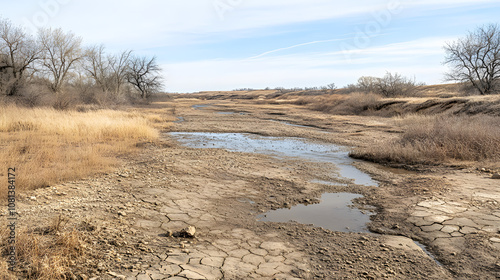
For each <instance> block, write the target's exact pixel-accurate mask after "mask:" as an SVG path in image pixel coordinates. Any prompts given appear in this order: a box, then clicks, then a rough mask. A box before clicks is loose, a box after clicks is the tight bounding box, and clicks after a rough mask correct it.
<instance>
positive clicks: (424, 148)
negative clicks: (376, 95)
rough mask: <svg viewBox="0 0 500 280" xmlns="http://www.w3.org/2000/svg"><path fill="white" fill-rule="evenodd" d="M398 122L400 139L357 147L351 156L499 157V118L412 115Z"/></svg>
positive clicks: (414, 160)
mask: <svg viewBox="0 0 500 280" xmlns="http://www.w3.org/2000/svg"><path fill="white" fill-rule="evenodd" d="M400 122H401V123H402V125H403V126H404V127H405V133H404V134H403V135H402V136H401V137H400V139H398V140H396V141H393V142H385V143H379V144H378V145H373V146H371V147H369V148H365V149H360V150H357V151H355V152H353V153H352V156H353V157H357V158H364V159H369V160H372V161H377V162H395V163H403V164H418V163H438V162H443V161H449V160H459V161H498V160H500V118H498V117H493V116H486V115H476V116H450V115H440V116H421V115H418V116H417V115H413V116H408V117H405V118H403V119H401V120H400Z"/></svg>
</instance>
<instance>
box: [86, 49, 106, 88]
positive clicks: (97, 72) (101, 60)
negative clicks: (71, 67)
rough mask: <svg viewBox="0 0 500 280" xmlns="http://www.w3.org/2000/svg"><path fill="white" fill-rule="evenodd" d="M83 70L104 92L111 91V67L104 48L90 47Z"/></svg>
mask: <svg viewBox="0 0 500 280" xmlns="http://www.w3.org/2000/svg"><path fill="white" fill-rule="evenodd" d="M82 68H83V69H84V70H85V71H86V72H87V74H88V75H89V76H90V77H91V78H92V79H93V80H94V82H95V83H96V84H97V86H99V87H100V88H101V89H102V91H104V92H108V91H109V90H110V85H109V76H110V73H109V72H110V67H109V64H108V61H107V59H106V57H105V54H104V46H103V45H100V46H93V47H89V48H88V49H86V51H85V56H84V59H83V63H82Z"/></svg>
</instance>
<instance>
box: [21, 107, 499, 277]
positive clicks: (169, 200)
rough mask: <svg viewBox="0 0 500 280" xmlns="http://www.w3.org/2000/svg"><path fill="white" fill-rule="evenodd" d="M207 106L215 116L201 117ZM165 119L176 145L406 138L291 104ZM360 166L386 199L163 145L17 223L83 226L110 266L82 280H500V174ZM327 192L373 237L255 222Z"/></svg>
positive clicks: (268, 165)
mask: <svg viewBox="0 0 500 280" xmlns="http://www.w3.org/2000/svg"><path fill="white" fill-rule="evenodd" d="M203 103H210V104H211V105H210V106H208V107H204V108H199V109H195V108H193V107H192V105H195V104H203ZM161 106H165V111H166V112H167V111H172V110H173V108H174V107H175V114H176V116H178V117H182V118H183V119H184V121H183V122H179V123H176V124H175V125H174V126H173V128H172V129H171V130H172V131H179V132H245V133H255V134H259V135H266V136H290V137H303V138H308V139H310V140H311V141H322V142H328V143H337V144H342V145H347V146H351V147H354V146H364V145H377V142H378V141H380V140H383V139H388V138H393V137H396V136H397V135H398V134H399V133H400V132H401V131H400V128H399V127H398V126H397V125H396V124H395V123H393V120H392V119H388V118H377V117H357V116H352V117H351V116H331V115H326V114H322V113H318V112H311V111H308V110H305V109H301V108H299V107H294V106H290V105H281V106H280V105H262V104H260V105H256V104H250V103H245V101H240V102H231V101H210V102H206V101H200V100H194V99H193V100H189V99H179V100H176V101H173V102H170V103H162V105H161ZM221 111H225V112H237V114H219V113H217V112H221ZM240 113H242V114H240ZM273 120H274V121H273ZM276 120H278V121H282V122H277V121H276ZM283 122H287V123H292V124H299V125H305V126H310V127H297V126H290V125H288V124H286V123H283ZM325 132H328V133H325ZM356 165H357V167H358V168H360V169H362V170H364V171H366V172H368V173H370V174H371V175H372V176H373V178H375V179H376V180H378V181H379V182H380V185H379V187H363V186H358V185H355V184H348V185H347V186H327V185H322V184H315V183H311V182H310V181H311V179H312V178H314V177H318V176H320V177H321V176H323V177H329V176H330V177H331V174H332V170H333V171H334V170H335V167H334V166H329V165H325V164H317V163H311V162H307V163H306V162H301V161H298V160H295V159H277V158H275V157H271V156H266V155H259V154H246V153H235V152H228V151H225V150H221V149H193V148H186V147H183V146H181V145H179V144H178V143H177V142H176V141H175V140H174V139H172V138H171V137H169V136H168V134H165V135H164V138H163V139H162V140H161V141H160V143H156V144H144V151H143V153H142V154H140V155H138V156H135V157H132V158H125V159H124V165H123V166H122V168H120V170H119V171H117V172H116V173H113V174H106V175H103V176H100V177H97V178H92V179H88V180H82V181H78V182H71V183H67V184H63V185H59V186H52V187H50V188H47V189H42V190H37V191H35V192H33V193H29V194H27V195H26V196H24V197H22V198H21V203H20V205H19V206H18V209H21V211H20V212H21V220H20V221H19V224H23V223H24V224H28V225H29V224H32V225H33V226H35V225H37V224H43V223H46V222H47V221H49V220H50V219H52V218H53V217H54V216H57V215H59V214H61V213H62V214H63V215H65V216H67V217H69V218H70V221H71V223H72V224H81V223H82V222H85V223H86V224H87V225H88V227H87V230H88V232H89V238H90V241H89V242H91V243H92V244H93V247H94V253H93V255H94V256H96V257H97V256H98V257H99V258H89V259H88V261H87V262H86V263H81V264H76V265H75V269H74V275H75V279H88V278H94V279H134V280H135V279H137V280H142V279H495V278H500V259H499V258H500V234H499V231H500V210H498V209H499V207H498V203H499V202H500V193H499V191H498V186H499V185H500V184H499V181H498V180H493V179H490V177H491V174H490V173H488V172H481V171H476V170H475V169H472V168H469V169H468V168H465V169H464V168H462V169H457V168H452V167H432V168H429V167H427V168H420V169H419V170H418V171H406V170H402V169H392V168H387V167H384V166H379V165H376V164H371V163H366V162H357V163H356ZM324 192H350V193H359V194H362V195H364V198H361V199H357V201H356V204H357V205H358V206H359V207H361V208H363V206H364V205H371V206H375V207H376V213H377V215H374V216H372V222H371V223H370V224H369V228H370V230H371V231H372V233H344V232H332V231H329V230H326V229H322V228H317V227H314V226H312V225H303V224H298V223H292V222H289V223H270V222H265V223H264V222H259V221H257V219H256V217H257V215H258V214H260V213H265V212H267V211H269V210H271V209H278V208H282V207H286V206H293V205H297V204H300V203H304V202H305V201H309V202H314V201H317V199H318V198H319V197H320V196H321V194H322V193H324ZM187 226H194V227H196V235H195V238H183V237H176V235H177V234H176V233H178V232H179V231H180V230H182V229H183V228H186V227H187ZM172 235H173V236H172ZM412 239H413V240H416V241H420V242H421V243H423V244H425V245H427V246H428V249H429V251H431V252H432V253H433V254H434V255H435V256H436V257H437V259H438V260H439V262H440V263H438V262H436V261H435V260H433V259H432V258H431V257H429V256H428V255H427V254H426V253H424V251H423V250H422V249H421V248H420V247H418V246H417V245H415V243H414V242H413V241H412Z"/></svg>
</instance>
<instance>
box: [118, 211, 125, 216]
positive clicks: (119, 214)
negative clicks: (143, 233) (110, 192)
mask: <svg viewBox="0 0 500 280" xmlns="http://www.w3.org/2000/svg"><path fill="white" fill-rule="evenodd" d="M118 216H124V217H125V216H127V213H125V212H123V211H120V212H118Z"/></svg>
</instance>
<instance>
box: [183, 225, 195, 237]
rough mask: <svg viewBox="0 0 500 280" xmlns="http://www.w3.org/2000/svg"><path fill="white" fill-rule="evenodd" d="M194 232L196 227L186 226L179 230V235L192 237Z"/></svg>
mask: <svg viewBox="0 0 500 280" xmlns="http://www.w3.org/2000/svg"><path fill="white" fill-rule="evenodd" d="M195 234H196V228H195V227H193V226H188V227H187V228H185V229H183V230H181V231H180V232H179V235H180V237H187V238H193V237H194V236H195Z"/></svg>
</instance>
